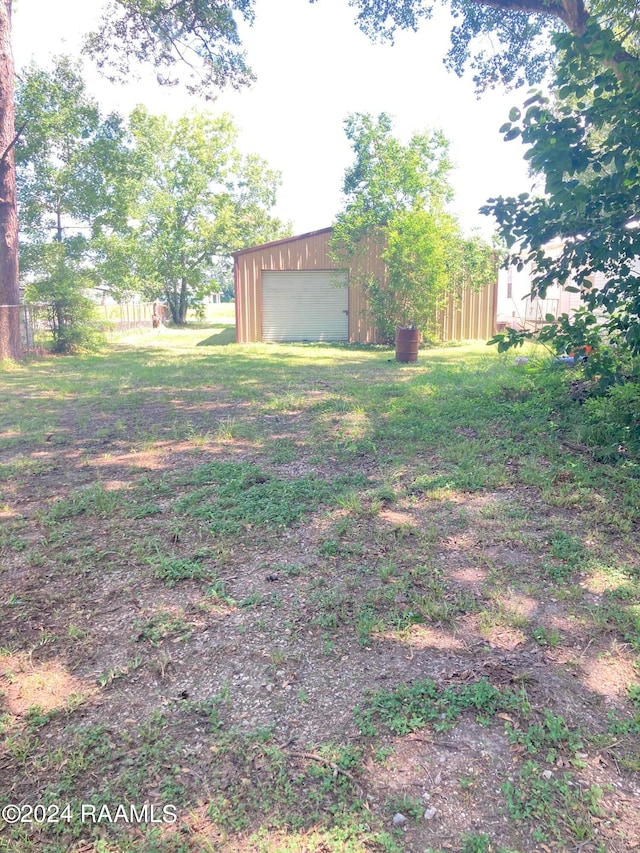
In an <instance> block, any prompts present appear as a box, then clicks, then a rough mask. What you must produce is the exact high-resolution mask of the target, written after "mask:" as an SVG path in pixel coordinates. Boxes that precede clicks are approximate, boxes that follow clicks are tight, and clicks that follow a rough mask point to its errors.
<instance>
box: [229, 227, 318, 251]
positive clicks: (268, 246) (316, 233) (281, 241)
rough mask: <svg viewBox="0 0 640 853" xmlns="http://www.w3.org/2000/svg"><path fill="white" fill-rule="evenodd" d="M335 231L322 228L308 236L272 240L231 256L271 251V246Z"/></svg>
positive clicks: (299, 235) (298, 235)
mask: <svg viewBox="0 0 640 853" xmlns="http://www.w3.org/2000/svg"><path fill="white" fill-rule="evenodd" d="M331 231H333V228H320V230H319V231H307V233H306V234H296V235H295V236H293V237H283V238H282V239H281V240H272V241H271V242H270V243H260V244H259V245H257V246H248V247H247V248H246V249H238V251H237V252H231V256H232V257H234V258H237V257H238V255H244V254H245V253H246V252H256V251H258V250H259V249H269V248H271V246H281V245H282V244H283V243H293V241H294V240H304V239H305V237H316V236H318V235H319V234H328V233H329V232H331Z"/></svg>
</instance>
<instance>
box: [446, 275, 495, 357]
mask: <svg viewBox="0 0 640 853" xmlns="http://www.w3.org/2000/svg"><path fill="white" fill-rule="evenodd" d="M497 304H498V282H497V281H496V283H495V284H489V285H487V286H486V287H483V288H482V290H469V289H466V290H463V291H462V294H461V295H459V296H456V295H454V294H451V295H450V296H449V304H448V305H447V307H446V308H445V309H444V311H442V312H441V314H440V316H439V324H440V340H441V341H444V342H446V341H486V340H487V339H488V338H491V337H493V335H495V332H496V311H497Z"/></svg>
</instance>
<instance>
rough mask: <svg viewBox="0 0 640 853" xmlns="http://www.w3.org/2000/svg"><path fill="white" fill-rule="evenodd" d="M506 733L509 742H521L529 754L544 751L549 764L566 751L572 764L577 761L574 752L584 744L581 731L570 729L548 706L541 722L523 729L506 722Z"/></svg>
mask: <svg viewBox="0 0 640 853" xmlns="http://www.w3.org/2000/svg"><path fill="white" fill-rule="evenodd" d="M507 734H508V737H509V741H510V742H511V743H518V744H521V745H522V746H524V747H525V749H526V751H527V753H528V754H529V755H537V754H539V753H544V760H545V761H546V762H548V763H550V764H552V763H553V762H555V760H556V759H557V757H558V756H559V755H560V754H562V753H567V754H568V755H569V756H570V757H571V758H572V759H573V763H574V764H577V763H579V762H577V761H576V753H577V752H579V751H580V750H581V749H582V748H583V746H584V743H583V738H582V735H581V733H580V732H579V731H577V730H574V729H570V728H569V727H568V726H567V724H566V722H565V721H564V719H563V718H562V717H558V716H556V715H555V714H554V713H553V712H552V711H550V710H549V709H548V708H546V709H545V711H544V718H543V719H542V721H541V722H539V723H532V724H531V725H530V726H528V728H527V729H525V730H521V729H514V728H513V727H512V726H511V725H509V724H507Z"/></svg>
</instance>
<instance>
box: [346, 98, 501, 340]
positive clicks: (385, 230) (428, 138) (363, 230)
mask: <svg viewBox="0 0 640 853" xmlns="http://www.w3.org/2000/svg"><path fill="white" fill-rule="evenodd" d="M345 129H346V134H347V138H348V139H349V141H350V142H351V145H352V147H353V151H354V163H353V165H352V166H350V167H349V168H348V169H347V171H346V173H345V178H344V185H343V195H344V207H343V210H342V212H341V213H340V214H339V215H338V217H337V219H336V222H335V225H334V229H333V235H332V241H331V247H332V251H333V254H334V257H335V259H336V261H337V262H338V263H341V262H346V263H349V264H350V265H351V266H352V268H353V269H354V276H356V277H357V278H359V279H360V284H361V286H362V287H363V289H364V291H365V293H366V294H367V298H368V302H369V305H370V307H371V311H372V314H373V316H374V318H375V321H376V325H377V328H378V332H379V333H380V335H381V336H382V337H383V338H385V339H386V340H389V341H391V340H393V338H394V336H395V332H396V328H397V327H398V326H412V327H414V328H417V329H419V330H420V331H421V332H423V333H425V334H426V335H428V336H430V335H432V334H433V333H434V332H435V323H436V317H437V312H438V309H439V308H441V307H442V306H443V303H444V300H445V299H446V298H447V297H448V295H449V294H450V293H452V292H454V291H456V290H461V289H462V288H463V287H464V286H470V285H474V284H475V285H478V286H480V285H482V284H485V283H486V281H487V280H494V279H495V272H496V271H495V268H494V264H493V253H492V252H491V250H490V249H489V247H486V246H485V247H483V246H481V245H479V244H478V242H477V241H474V240H465V239H464V238H463V236H462V233H461V230H460V227H459V225H458V222H457V220H456V219H455V217H454V216H452V214H451V213H450V212H448V210H447V207H446V206H447V203H448V202H449V201H450V200H451V198H452V195H453V192H452V189H451V185H450V183H449V173H450V171H451V168H452V166H451V162H450V160H449V156H448V147H449V144H448V141H447V140H446V139H445V137H444V136H443V134H442V133H441V132H439V131H430V132H425V133H417V134H414V135H413V136H412V137H411V139H410V140H409V142H408V143H403V142H401V141H400V140H399V139H397V138H396V137H395V136H394V134H393V127H392V122H391V119H390V118H389V116H388V115H386V114H385V113H381V114H380V115H379V116H377V117H376V118H374V117H373V116H371V115H369V114H363V113H355V114H354V115H351V116H349V117H348V119H347V120H346V122H345ZM371 242H374V243H377V244H378V245H379V247H380V252H381V257H382V259H383V260H384V262H385V266H386V274H385V275H384V276H375V275H371V274H369V273H368V272H367V271H366V265H364V264H361V263H359V261H360V258H361V257H363V256H364V255H365V254H366V252H367V246H368V244H370V243H371ZM472 267H473V269H472ZM360 269H362V272H359V270H360Z"/></svg>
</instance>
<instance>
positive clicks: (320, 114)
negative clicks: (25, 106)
mask: <svg viewBox="0 0 640 853" xmlns="http://www.w3.org/2000/svg"><path fill="white" fill-rule="evenodd" d="M102 5H103V4H102V2H100V0H57V2H55V3H53V2H51V0H17V2H16V3H15V4H14V54H15V60H16V65H17V66H18V67H20V66H22V65H24V64H26V63H28V62H29V61H30V60H31V59H32V58H33V59H35V60H36V61H37V62H38V63H39V64H46V62H47V60H48V59H49V57H50V56H52V55H54V54H57V53H71V54H75V53H77V49H78V44H79V41H80V38H81V35H82V33H83V32H85V31H86V30H87V29H88V28H89V27H90V25H91V22H92V20H95V18H96V16H97V12H98V11H99V10H100V8H101V7H102ZM447 30H448V28H447V20H446V18H445V16H444V14H443V15H441V17H440V18H439V19H437V20H434V21H431V22H427V23H425V24H423V26H422V29H421V31H420V32H419V33H402V34H400V35H399V37H398V38H397V40H396V43H395V45H394V46H390V45H387V44H373V43H371V42H370V41H369V40H368V39H367V38H366V36H364V35H363V34H362V33H361V32H360V31H359V30H358V29H357V28H356V26H355V25H354V23H353V10H352V9H350V8H349V6H348V2H347V0H318V2H316V3H315V4H314V5H310V4H309V2H308V0H257V2H256V21H255V24H254V26H253V27H252V28H251V29H246V30H244V29H243V31H242V34H243V42H244V45H245V47H246V49H247V53H248V57H249V61H250V64H251V66H252V68H253V70H254V71H255V72H256V74H257V76H258V81H257V83H256V84H255V85H254V86H253V87H252V88H251V89H248V90H244V91H242V92H239V93H236V92H228V93H222V94H220V95H219V96H218V98H217V100H216V101H215V102H214V103H213V104H212V105H211V104H210V105H207V106H206V108H207V109H211V110H213V111H218V110H220V111H226V112H229V113H231V114H232V115H233V117H234V118H235V120H236V124H237V125H238V126H239V128H240V130H241V146H242V148H243V150H244V151H246V152H249V151H253V152H256V153H258V154H260V155H261V156H262V157H264V158H265V159H266V160H267V161H268V162H269V164H270V165H271V166H272V167H274V168H276V169H279V170H280V171H281V172H282V177H283V186H282V189H281V191H280V195H279V202H278V209H277V212H278V214H279V215H280V216H281V217H282V218H283V219H285V220H288V221H291V222H292V224H293V228H294V231H295V232H296V233H302V232H305V231H312V230H315V229H318V228H324V227H326V226H327V225H330V224H331V221H332V220H333V218H334V216H335V214H336V213H337V212H338V210H339V208H340V186H341V182H342V177H343V174H344V170H345V168H346V167H347V165H348V164H349V162H350V160H351V151H350V148H349V145H348V143H347V141H346V138H345V136H344V130H343V121H344V119H345V117H346V116H347V115H348V113H350V112H355V111H358V112H371V113H374V114H377V113H379V112H382V111H385V112H388V113H390V114H391V115H392V116H394V119H395V129H396V132H397V134H398V135H399V136H401V137H403V138H407V137H408V136H409V135H410V134H411V133H412V132H414V131H421V130H424V129H427V128H430V127H432V128H440V129H442V130H443V131H444V133H445V135H446V136H447V137H448V138H449V139H450V141H451V153H452V157H453V160H454V161H455V163H456V165H457V168H456V172H455V175H454V185H455V189H456V203H455V208H456V211H457V213H458V214H459V216H460V219H461V221H462V222H463V224H464V225H465V227H466V228H467V229H473V228H479V229H481V230H482V231H483V233H485V234H488V233H489V232H490V228H491V225H490V222H489V220H488V219H487V218H486V217H482V216H480V215H479V214H478V212H477V211H478V208H479V207H480V205H481V204H483V203H484V201H485V200H486V199H487V198H489V197H490V196H493V195H497V194H517V193H519V192H524V191H527V190H529V189H530V185H531V180H530V179H529V178H528V176H527V172H526V167H525V165H524V162H523V160H522V148H521V146H520V144H519V143H518V142H512V143H504V142H502V140H501V137H500V134H499V133H498V128H499V127H500V125H501V124H502V123H503V122H504V121H506V118H507V114H508V112H509V109H510V107H511V106H513V105H514V104H518V103H519V102H520V101H521V100H522V95H521V94H520V93H518V92H515V93H510V94H509V93H506V94H505V93H502V92H501V93H497V92H494V93H490V94H489V95H485V96H483V97H482V98H481V99H480V100H478V99H477V98H476V96H475V95H474V91H473V82H472V80H471V79H470V77H469V78H465V79H462V80H459V79H458V78H457V77H455V76H454V75H453V74H450V73H448V72H447V71H446V70H445V68H444V66H443V64H442V58H443V56H444V53H445V52H446V48H447ZM87 80H88V84H89V87H90V91H91V92H92V93H93V94H94V95H95V96H96V97H97V98H98V100H99V101H100V102H101V103H102V104H103V105H104V107H105V109H117V110H119V111H120V112H125V113H126V112H127V111H128V110H130V109H131V108H132V107H133V106H134V105H135V104H136V103H141V102H142V103H145V104H147V105H148V107H149V109H151V110H152V111H156V112H165V113H167V114H169V115H172V116H177V115H179V114H181V113H182V112H184V111H185V110H186V109H188V107H189V106H190V105H192V104H193V101H190V99H189V98H188V97H187V96H185V94H184V92H180V91H176V90H172V89H169V90H168V89H161V88H159V87H158V86H157V85H156V84H155V83H154V82H153V80H152V78H151V77H149V78H148V79H147V80H146V81H142V82H138V83H133V82H132V83H131V84H130V85H128V86H127V87H115V86H112V85H110V84H108V83H106V82H105V81H103V80H101V79H100V78H99V77H98V76H97V75H96V74H95V72H93V71H91V70H90V69H89V68H88V70H87ZM203 106H205V105H203Z"/></svg>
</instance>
